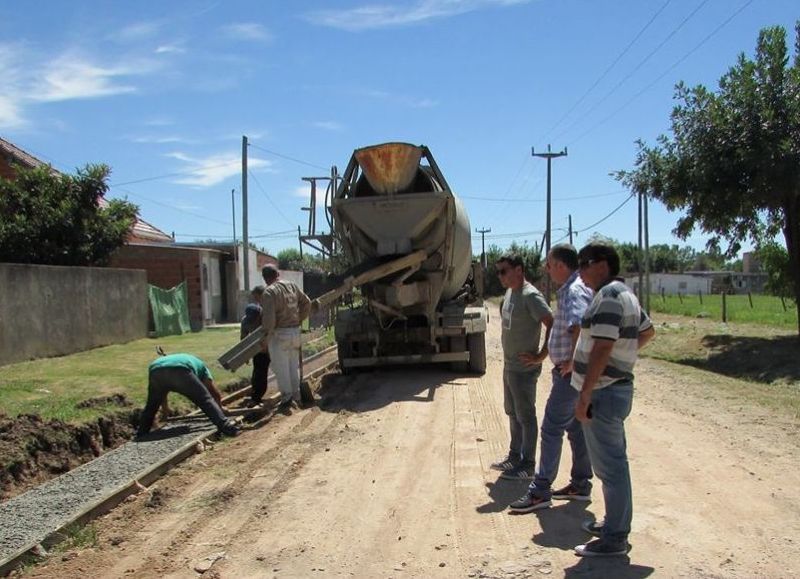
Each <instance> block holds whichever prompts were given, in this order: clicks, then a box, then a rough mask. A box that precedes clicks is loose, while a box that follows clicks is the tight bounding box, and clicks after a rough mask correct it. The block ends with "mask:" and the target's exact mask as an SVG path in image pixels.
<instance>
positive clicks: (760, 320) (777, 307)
mask: <svg viewBox="0 0 800 579" xmlns="http://www.w3.org/2000/svg"><path fill="white" fill-rule="evenodd" d="M752 299H753V306H752V307H750V300H749V299H748V297H747V295H746V294H745V295H729V296H726V297H725V302H726V310H727V321H728V322H736V323H750V324H761V325H765V326H773V327H780V328H788V329H792V328H797V308H796V307H795V304H794V302H792V301H791V300H786V302H785V303H786V309H785V310H784V308H783V304H782V303H781V300H780V298H778V297H775V296H764V295H753V296H752ZM650 309H651V310H652V311H653V312H658V313H664V314H673V315H679V316H691V317H705V318H709V319H712V320H716V321H722V296H721V295H719V294H716V295H704V296H702V303H701V298H700V297H699V296H697V295H685V296H682V297H678V296H677V295H667V296H665V297H664V298H662V297H661V296H660V295H651V296H650Z"/></svg>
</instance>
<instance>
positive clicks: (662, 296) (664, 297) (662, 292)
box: [661, 287, 786, 309]
mask: <svg viewBox="0 0 800 579" xmlns="http://www.w3.org/2000/svg"><path fill="white" fill-rule="evenodd" d="M781 299H783V298H781ZM666 301H667V298H666V296H665V295H664V288H663V287H662V288H661V302H662V303H666ZM783 309H786V307H785V306H784V308H783Z"/></svg>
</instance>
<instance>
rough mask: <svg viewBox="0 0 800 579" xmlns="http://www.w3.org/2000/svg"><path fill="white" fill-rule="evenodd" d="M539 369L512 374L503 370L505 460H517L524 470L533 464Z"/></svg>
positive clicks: (536, 429) (505, 369)
mask: <svg viewBox="0 0 800 579" xmlns="http://www.w3.org/2000/svg"><path fill="white" fill-rule="evenodd" d="M540 372H541V369H540V368H536V369H534V370H531V371H528V372H515V371H513V370H509V369H508V368H503V408H504V410H505V412H506V414H507V415H508V423H509V428H510V430H511V444H510V446H509V451H508V454H509V456H519V457H520V458H521V460H522V462H523V463H524V464H525V465H526V466H533V464H534V462H535V460H536V436H537V432H538V430H539V423H538V421H537V419H536V381H537V380H538V378H539V373H540Z"/></svg>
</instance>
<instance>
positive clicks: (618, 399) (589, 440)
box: [583, 382, 633, 544]
mask: <svg viewBox="0 0 800 579" xmlns="http://www.w3.org/2000/svg"><path fill="white" fill-rule="evenodd" d="M632 404H633V382H616V383H614V384H612V385H610V386H606V387H605V388H600V389H595V390H594V392H592V418H591V420H589V421H588V422H584V423H583V432H584V434H585V436H586V446H587V447H588V448H589V456H590V458H591V460H592V467H594V473H595V474H596V475H597V478H599V479H600V481H601V482H602V483H603V498H604V500H605V505H606V518H605V522H604V523H603V532H602V538H603V539H604V540H606V541H609V542H611V543H615V544H618V543H622V542H625V541H627V539H628V534H629V533H630V531H631V519H632V518H633V497H632V494H631V474H630V470H629V468H628V454H627V445H626V443H625V419H626V418H627V417H628V415H629V414H630V413H631V406H632Z"/></svg>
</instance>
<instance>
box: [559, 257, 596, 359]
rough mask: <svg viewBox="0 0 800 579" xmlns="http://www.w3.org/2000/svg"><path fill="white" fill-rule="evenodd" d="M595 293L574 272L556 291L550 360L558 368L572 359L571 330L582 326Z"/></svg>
mask: <svg viewBox="0 0 800 579" xmlns="http://www.w3.org/2000/svg"><path fill="white" fill-rule="evenodd" d="M593 295H594V292H593V291H592V290H591V289H590V288H588V287H586V284H585V283H583V280H582V279H581V278H580V276H579V275H578V272H577V271H576V272H574V273H573V274H572V275H571V276H569V279H567V281H565V282H564V283H563V284H562V285H561V287H560V288H558V291H556V313H555V316H554V317H553V330H552V331H551V332H550V342H549V343H548V344H547V349H548V350H549V351H550V360H551V361H552V362H553V364H554V365H556V366H558V365H559V364H563V363H564V362H566V361H568V360H570V359H571V358H572V335H571V334H570V331H569V329H570V328H572V327H573V326H580V325H581V318H582V317H583V313H584V312H585V311H586V308H587V307H588V306H589V304H590V303H591V301H592V296H593Z"/></svg>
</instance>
